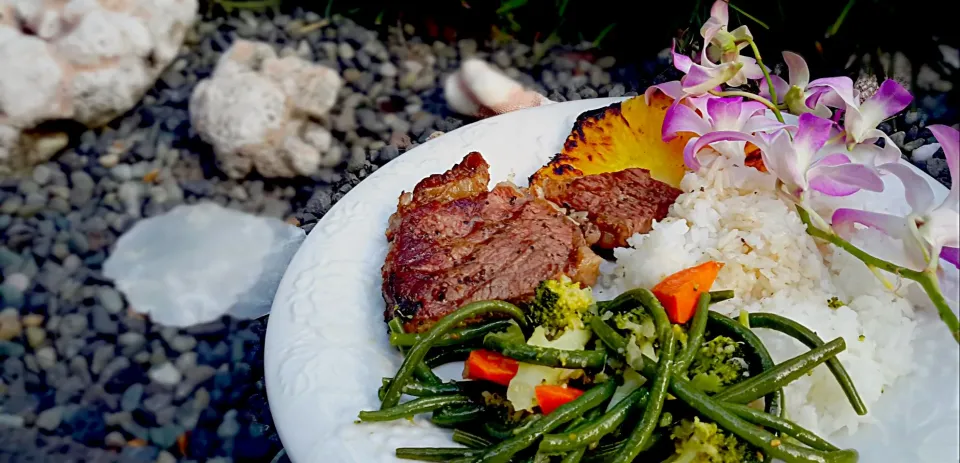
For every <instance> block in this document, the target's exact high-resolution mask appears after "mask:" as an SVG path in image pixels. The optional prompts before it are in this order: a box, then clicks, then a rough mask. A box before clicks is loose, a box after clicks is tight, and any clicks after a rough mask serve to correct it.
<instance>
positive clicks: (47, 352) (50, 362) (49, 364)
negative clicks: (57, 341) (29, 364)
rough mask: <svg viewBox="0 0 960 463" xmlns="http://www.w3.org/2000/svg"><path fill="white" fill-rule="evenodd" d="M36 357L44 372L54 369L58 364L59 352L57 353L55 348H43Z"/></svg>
mask: <svg viewBox="0 0 960 463" xmlns="http://www.w3.org/2000/svg"><path fill="white" fill-rule="evenodd" d="M34 356H35V357H36V359H37V364H38V365H39V366H40V368H43V369H44V370H48V369H50V368H53V366H54V365H56V364H57V351H55V350H54V349H53V347H50V346H46V347H41V348H40V349H38V350H37V352H36V354H34Z"/></svg>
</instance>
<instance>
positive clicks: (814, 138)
mask: <svg viewBox="0 0 960 463" xmlns="http://www.w3.org/2000/svg"><path fill="white" fill-rule="evenodd" d="M797 126H798V128H797V135H796V137H795V138H794V139H793V146H794V149H795V150H796V151H797V154H798V155H803V156H806V158H807V159H812V158H813V155H814V154H815V153H816V152H817V151H819V150H820V148H822V147H823V145H824V144H826V143H827V140H829V139H830V128H831V127H833V122H831V121H830V120H829V119H824V118H822V117H818V116H816V115H815V114H811V113H805V114H801V115H800V118H799V120H798V121H797Z"/></svg>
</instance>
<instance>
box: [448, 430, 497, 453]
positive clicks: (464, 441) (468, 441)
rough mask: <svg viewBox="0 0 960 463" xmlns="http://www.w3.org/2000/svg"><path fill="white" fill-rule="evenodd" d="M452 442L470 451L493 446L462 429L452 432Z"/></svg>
mask: <svg viewBox="0 0 960 463" xmlns="http://www.w3.org/2000/svg"><path fill="white" fill-rule="evenodd" d="M453 441H454V442H456V443H458V444H460V445H465V446H467V447H469V448H472V449H483V448H487V447H490V446H491V445H493V442H492V441H490V439H487V438H486V437H483V436H479V435H477V434H474V433H472V432H468V431H464V430H462V429H454V430H453Z"/></svg>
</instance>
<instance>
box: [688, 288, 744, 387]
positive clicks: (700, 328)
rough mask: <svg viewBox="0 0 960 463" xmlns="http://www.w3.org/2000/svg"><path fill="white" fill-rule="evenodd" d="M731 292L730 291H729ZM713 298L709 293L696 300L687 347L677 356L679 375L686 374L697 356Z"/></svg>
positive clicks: (705, 330)
mask: <svg viewBox="0 0 960 463" xmlns="http://www.w3.org/2000/svg"><path fill="white" fill-rule="evenodd" d="M731 292H732V291H731ZM711 301H713V296H712V295H711V294H710V293H703V294H701V295H700V299H698V300H697V311H696V312H694V314H693V321H691V322H690V329H689V330H688V331H687V345H686V347H684V349H683V352H681V353H680V355H678V356H677V361H676V362H675V363H676V366H675V367H674V368H676V371H677V372H678V373H680V374H686V373H687V368H689V367H690V364H691V363H692V362H693V359H694V357H696V356H697V351H699V350H700V346H701V345H702V344H703V337H704V335H705V334H706V332H707V320H708V319H709V318H710V303H711Z"/></svg>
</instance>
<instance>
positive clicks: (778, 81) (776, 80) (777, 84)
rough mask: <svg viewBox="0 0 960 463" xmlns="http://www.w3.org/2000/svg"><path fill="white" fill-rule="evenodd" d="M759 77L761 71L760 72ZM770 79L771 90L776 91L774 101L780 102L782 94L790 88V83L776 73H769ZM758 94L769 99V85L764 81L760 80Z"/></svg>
mask: <svg viewBox="0 0 960 463" xmlns="http://www.w3.org/2000/svg"><path fill="white" fill-rule="evenodd" d="M761 77H763V76H762V73H761ZM770 80H771V81H773V90H774V91H775V92H777V101H776V102H775V103H777V104H782V103H783V96H784V95H786V94H787V91H788V90H790V84H788V83H787V81H785V80H783V77H780V76H778V75H776V74H771V75H770ZM759 85H760V96H762V97H764V98H766V99H768V100H769V99H770V85H768V84H767V83H765V82H760V84H759Z"/></svg>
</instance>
